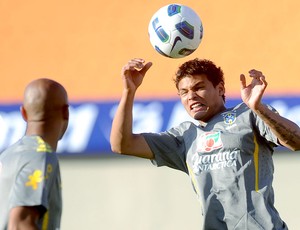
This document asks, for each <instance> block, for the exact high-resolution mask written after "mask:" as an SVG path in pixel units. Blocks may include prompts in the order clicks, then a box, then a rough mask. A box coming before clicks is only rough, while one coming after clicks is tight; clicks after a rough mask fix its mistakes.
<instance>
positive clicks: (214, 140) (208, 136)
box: [197, 132, 223, 152]
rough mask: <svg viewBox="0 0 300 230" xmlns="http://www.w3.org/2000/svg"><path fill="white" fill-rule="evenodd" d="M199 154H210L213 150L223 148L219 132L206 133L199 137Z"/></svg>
mask: <svg viewBox="0 0 300 230" xmlns="http://www.w3.org/2000/svg"><path fill="white" fill-rule="evenodd" d="M197 144H198V151H199V152H211V151H213V150H215V149H220V148H222V147H223V142H222V140H221V133H220V132H206V133H204V134H202V135H201V136H200V137H199V140H198V143H197Z"/></svg>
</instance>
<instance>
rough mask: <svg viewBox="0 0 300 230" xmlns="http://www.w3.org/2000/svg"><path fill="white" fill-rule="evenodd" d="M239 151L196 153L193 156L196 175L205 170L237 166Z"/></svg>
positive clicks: (193, 167)
mask: <svg viewBox="0 0 300 230" xmlns="http://www.w3.org/2000/svg"><path fill="white" fill-rule="evenodd" d="M238 154H239V151H238V150H236V151H232V152H229V151H227V152H218V153H216V154H201V153H196V154H195V155H194V156H193V157H192V169H193V172H194V173H195V174H196V175H199V174H200V173H201V172H203V171H213V170H221V169H224V168H231V167H236V166H237V158H238Z"/></svg>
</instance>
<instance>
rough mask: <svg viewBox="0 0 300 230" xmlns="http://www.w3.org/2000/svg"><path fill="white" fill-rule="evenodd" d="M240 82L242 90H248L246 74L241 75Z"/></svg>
mask: <svg viewBox="0 0 300 230" xmlns="http://www.w3.org/2000/svg"><path fill="white" fill-rule="evenodd" d="M240 82H241V88H242V89H244V88H246V77H245V75H244V74H241V75H240Z"/></svg>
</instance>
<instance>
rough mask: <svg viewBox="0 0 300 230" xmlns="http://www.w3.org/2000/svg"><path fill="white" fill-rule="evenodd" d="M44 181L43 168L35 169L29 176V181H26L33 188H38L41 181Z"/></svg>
mask: <svg viewBox="0 0 300 230" xmlns="http://www.w3.org/2000/svg"><path fill="white" fill-rule="evenodd" d="M42 181H43V173H42V171H41V170H35V171H34V172H33V174H31V175H29V176H28V181H27V182H26V184H25V185H26V186H27V187H29V186H31V187H32V189H33V190H36V189H37V188H38V185H39V183H41V182H42Z"/></svg>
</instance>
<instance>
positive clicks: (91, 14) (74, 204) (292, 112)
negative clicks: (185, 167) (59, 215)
mask: <svg viewBox="0 0 300 230" xmlns="http://www.w3.org/2000/svg"><path fill="white" fill-rule="evenodd" d="M167 3H173V2H171V1H162V0H153V1H137V0H132V1H130V3H129V2H128V3H126V2H120V1H117V0H111V1H108V2H107V1H96V0H85V1H82V0H77V1H71V0H65V1H58V0H53V1H36V0H32V1H20V0H15V1H2V2H1V3H0V35H1V36H0V75H1V84H2V88H1V91H0V149H3V148H5V147H6V146H8V145H9V144H11V143H12V142H14V141H15V140H17V139H18V138H19V137H20V136H21V135H22V134H23V132H24V128H25V127H24V122H23V121H22V119H21V117H20V115H19V112H18V109H19V106H20V102H21V99H22V92H23V89H24V87H25V85H26V84H27V83H28V82H29V81H31V80H33V79H35V78H39V77H50V78H53V79H55V80H57V81H59V82H61V83H62V84H63V85H64V86H65V87H66V88H67V90H68V92H69V96H70V102H71V122H70V127H69V129H68V133H67V134H66V136H65V138H64V139H63V140H62V141H61V143H60V158H61V170H62V177H63V186H64V188H63V189H64V190H63V191H64V213H63V222H62V229H72V230H73V229H130V230H131V229H143V230H144V229H145V230H147V229H149V230H153V229H155V230H156V229H188V228H190V229H200V227H199V226H200V225H201V216H200V211H199V210H200V204H199V203H198V202H197V200H196V196H195V194H194V193H193V191H192V187H191V185H190V183H189V179H188V177H187V176H186V175H184V174H183V173H181V172H177V171H175V170H171V169H167V168H159V169H156V168H155V167H153V166H152V165H151V163H150V162H148V161H147V160H142V159H135V158H132V157H119V156H115V155H114V154H112V153H111V152H110V150H109V142H108V136H109V132H110V124H111V119H112V117H113V113H114V109H115V106H116V105H117V102H118V99H119V97H120V94H121V90H122V85H121V84H122V82H121V79H120V70H121V68H122V66H123V65H124V64H125V63H126V62H127V60H129V59H131V58H133V57H143V58H145V59H146V60H147V61H148V60H149V61H152V62H153V63H154V65H153V67H152V68H151V70H150V71H149V73H148V75H147V77H146V78H145V80H144V84H143V85H142V86H141V88H140V90H139V92H138V94H137V99H138V101H137V103H136V106H135V120H136V122H135V130H136V131H139V130H148V131H160V130H163V129H166V128H168V127H170V126H172V125H174V124H176V123H178V122H180V120H184V119H188V118H187V116H186V114H185V112H184V111H183V109H182V108H181V106H180V103H179V102H178V98H177V96H176V91H175V88H174V85H173V83H172V77H173V73H174V72H175V70H176V68H177V67H178V65H179V64H180V63H182V62H184V61H186V60H188V59H191V58H194V57H200V58H208V59H211V60H213V61H214V62H215V63H216V64H217V65H219V66H221V67H222V68H223V70H224V73H225V78H226V90H227V92H226V95H227V98H228V103H227V104H228V106H230V105H231V104H235V103H237V102H238V101H239V75H240V73H245V74H246V73H247V71H248V70H250V69H252V68H257V69H259V70H262V71H263V72H264V74H265V75H266V77H267V80H268V82H269V86H268V89H267V92H266V97H265V99H266V102H268V103H270V104H272V105H273V106H274V107H275V108H276V109H278V111H279V112H280V113H281V114H282V115H284V116H286V117H288V118H290V119H292V120H293V121H295V122H297V124H300V116H299V114H300V92H299V82H300V80H299V76H298V68H299V64H300V60H299V58H298V54H299V52H300V44H299V40H300V32H299V28H300V14H299V13H298V11H299V10H298V9H299V6H300V3H299V2H298V1H296V0H287V1H284V2H282V1H277V2H274V1H270V0H267V1H263V2H261V1H258V0H254V1H238V0H233V1H195V0H193V1H191V0H189V1H181V3H183V4H186V5H189V6H190V7H192V8H193V9H194V10H195V11H197V12H198V13H199V15H200V17H201V19H202V22H203V25H204V37H203V41H202V43H201V44H200V47H199V48H198V50H197V51H196V52H195V53H194V54H192V55H191V56H189V57H187V58H184V59H179V60H177V59H167V58H165V57H162V56H160V55H158V54H157V53H156V52H155V51H154V50H153V48H152V47H151V45H150V42H149V40H148V34H147V27H148V23H149V19H150V18H151V16H152V14H153V13H154V12H155V11H156V10H157V9H158V8H160V7H161V6H163V5H166V4H167ZM143 112H144V113H143ZM274 159H275V173H276V174H275V184H274V187H275V192H276V197H275V198H276V200H275V202H276V207H277V208H278V209H279V211H280V213H281V215H282V217H283V218H284V219H285V220H286V221H287V223H288V224H289V226H290V229H298V228H299V227H300V224H299V223H298V221H297V218H298V207H299V206H300V201H299V199H297V197H298V196H297V191H299V176H298V175H299V172H300V171H299V169H298V167H297V166H298V165H299V163H300V157H299V154H297V153H287V152H284V151H283V150H282V149H280V150H279V151H277V152H276V154H275V158H274Z"/></svg>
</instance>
